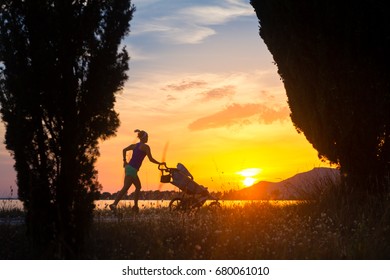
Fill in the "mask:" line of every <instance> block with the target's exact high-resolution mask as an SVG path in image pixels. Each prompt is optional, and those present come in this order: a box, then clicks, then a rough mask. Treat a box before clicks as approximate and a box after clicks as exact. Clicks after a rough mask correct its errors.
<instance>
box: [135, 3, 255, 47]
mask: <svg viewBox="0 0 390 280" xmlns="http://www.w3.org/2000/svg"><path fill="white" fill-rule="evenodd" d="M210 2H211V3H210ZM164 3H166V2H164ZM135 4H136V5H137V3H135ZM183 5H185V6H183ZM141 7H142V8H144V9H145V10H147V9H148V8H149V10H148V11H149V12H150V11H153V12H154V14H153V16H149V17H148V18H142V17H140V18H139V22H138V23H135V24H133V28H132V35H133V36H135V35H141V34H143V33H151V32H153V33H156V36H157V37H158V38H160V39H162V40H164V41H165V42H168V43H172V44H198V43H201V42H203V41H204V40H205V39H206V38H208V37H210V36H213V35H215V34H216V33H217V31H216V30H215V29H214V28H213V26H215V25H223V24H225V23H227V22H229V21H232V20H235V19H237V18H239V17H246V16H253V15H254V10H253V8H252V6H251V5H250V4H249V3H248V2H245V1H243V0H229V1H207V2H205V3H199V2H195V3H189V4H186V3H183V4H182V5H181V6H180V8H178V7H175V8H172V6H170V5H164V4H163V3H162V1H160V2H158V1H152V2H151V4H150V5H145V4H143V5H142V6H141ZM156 7H160V8H161V9H156ZM153 8H154V9H153ZM140 13H142V10H141V11H140ZM136 16H137V14H136ZM141 16H142V15H141ZM136 19H137V18H135V20H136Z"/></svg>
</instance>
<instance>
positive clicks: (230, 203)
mask: <svg viewBox="0 0 390 280" xmlns="http://www.w3.org/2000/svg"><path fill="white" fill-rule="evenodd" d="M113 202H114V200H97V201H95V205H96V209H99V210H103V209H108V205H110V204H111V203H113ZM169 202H170V200H140V201H138V206H139V207H140V208H141V209H147V208H166V207H168V205H169ZM210 202H212V201H207V202H206V203H205V205H207V204H209V203H210ZM219 202H220V203H221V205H222V207H234V206H243V205H245V204H248V203H256V202H264V203H270V204H272V205H276V206H286V205H292V204H297V203H298V202H299V201H297V200H219ZM133 205H134V201H133V200H122V201H120V202H119V205H118V207H132V206H133ZM13 209H19V210H22V209H23V203H22V202H21V201H20V200H17V199H0V211H4V210H13Z"/></svg>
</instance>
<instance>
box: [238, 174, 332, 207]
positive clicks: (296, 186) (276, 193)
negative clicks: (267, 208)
mask: <svg viewBox="0 0 390 280" xmlns="http://www.w3.org/2000/svg"><path fill="white" fill-rule="evenodd" d="M339 179H340V172H339V170H337V169H334V168H326V167H317V168H314V169H312V170H310V171H307V172H303V173H298V174H296V175H294V176H293V177H290V178H288V179H285V180H283V181H280V182H267V181H261V182H258V183H256V184H254V185H253V186H251V187H247V188H245V189H241V190H237V191H234V192H233V193H231V195H232V197H234V199H243V200H244V199H251V200H252V199H253V200H262V199H265V200H266V199H312V198H314V197H315V196H316V194H319V193H320V192H322V191H323V190H324V189H326V188H327V187H329V186H331V185H332V184H333V185H334V184H335V183H337V182H338V180H339Z"/></svg>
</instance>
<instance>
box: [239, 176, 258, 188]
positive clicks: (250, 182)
mask: <svg viewBox="0 0 390 280" xmlns="http://www.w3.org/2000/svg"><path fill="white" fill-rule="evenodd" d="M242 182H243V184H244V186H245V187H250V186H252V185H253V184H254V183H255V182H256V179H255V178H252V177H246V178H245V179H244V181H242Z"/></svg>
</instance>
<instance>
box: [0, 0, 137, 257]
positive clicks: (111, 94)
mask: <svg viewBox="0 0 390 280" xmlns="http://www.w3.org/2000/svg"><path fill="white" fill-rule="evenodd" d="M0 8H1V10H0V67H1V69H0V93H1V94H0V102H1V115H2V120H3V122H4V123H5V125H6V135H5V143H6V147H7V149H8V150H9V151H11V153H12V156H13V158H14V160H15V165H14V166H15V170H16V171H17V184H18V195H19V198H20V199H21V200H22V201H23V202H24V206H25V209H26V210H27V214H26V224H27V230H28V236H29V237H30V241H31V245H32V249H33V251H34V253H35V257H37V258H78V257H81V255H82V250H83V243H84V239H85V237H86V234H87V232H88V228H89V225H90V222H91V220H92V210H93V200H94V199H95V198H96V197H97V195H98V193H99V189H100V185H99V183H98V181H97V171H96V170H95V167H94V164H95V162H96V159H97V157H98V156H99V149H98V141H99V139H103V140H104V139H106V138H108V137H110V136H113V135H115V133H116V129H117V127H118V126H119V118H118V114H117V113H116V112H115V111H114V102H115V93H116V92H118V91H119V90H120V89H121V88H122V87H123V85H124V82H125V81H126V79H127V75H126V71H127V70H128V60H129V56H128V53H127V51H126V50H125V48H122V49H119V46H120V43H121V40H122V39H123V37H124V36H125V35H126V34H127V33H128V32H129V28H130V25H129V22H130V20H131V19H132V16H133V12H134V11H135V7H134V6H133V5H132V4H131V1H130V0H110V1H103V0H92V1H86V0H76V1H66V0H51V1H48V0H27V1H16V0H15V1H12V0H10V1H5V0H1V2H0Z"/></svg>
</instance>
